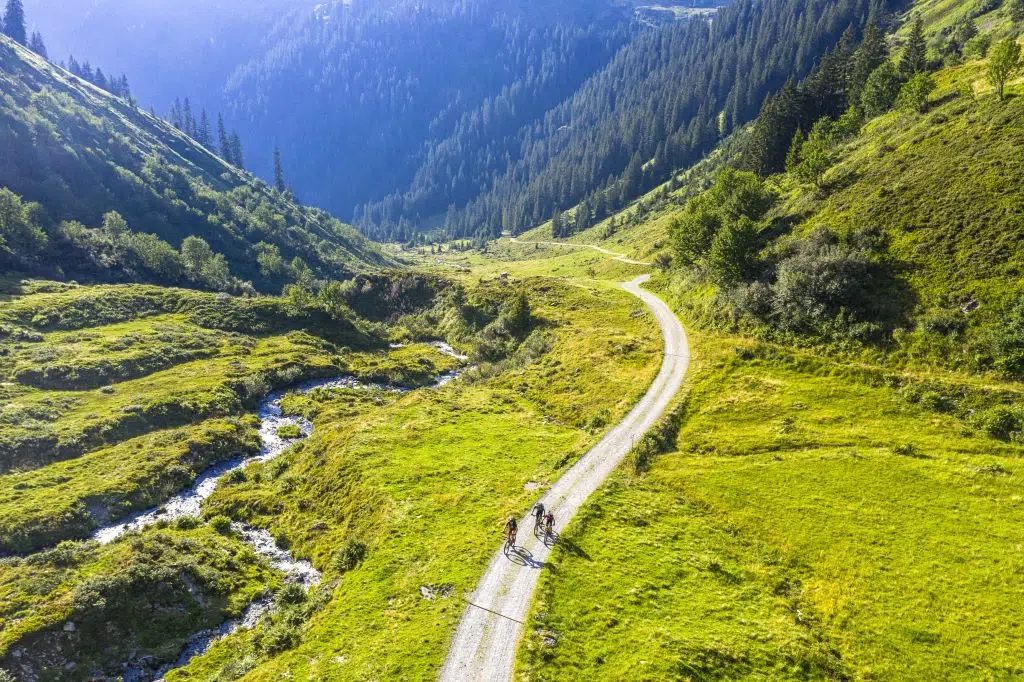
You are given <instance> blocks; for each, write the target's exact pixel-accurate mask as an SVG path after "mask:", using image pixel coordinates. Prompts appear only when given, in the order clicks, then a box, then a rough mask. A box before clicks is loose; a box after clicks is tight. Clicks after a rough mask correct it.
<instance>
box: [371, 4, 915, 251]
mask: <svg viewBox="0 0 1024 682" xmlns="http://www.w3.org/2000/svg"><path fill="white" fill-rule="evenodd" d="M899 6H901V3H900V2H892V3H888V2H877V1H871V0H864V1H861V0H843V1H842V2H818V1H816V2H810V3H805V2H790V1H789V0H766V2H762V3H756V4H755V3H752V2H750V1H749V0H744V1H742V2H735V3H733V4H731V5H729V6H728V7H726V8H724V9H722V10H720V11H719V12H718V13H717V14H716V15H715V19H714V20H713V21H712V22H707V21H703V20H693V21H687V22H679V23H671V24H667V25H663V26H658V27H654V28H650V29H649V30H641V31H638V32H637V33H635V34H634V37H633V38H632V39H631V40H630V42H629V43H628V44H627V45H625V46H624V47H623V48H622V49H621V50H620V51H619V52H618V53H617V54H616V55H615V57H614V59H612V60H611V61H610V62H609V63H608V65H607V66H606V67H605V68H603V69H602V70H601V71H599V72H598V73H596V74H594V76H592V77H591V78H589V79H588V80H587V81H586V82H585V83H583V84H582V85H581V86H580V87H579V88H578V89H577V90H576V91H575V92H573V94H572V95H571V96H569V97H567V98H566V99H565V100H564V101H562V102H560V103H559V104H558V105H557V106H555V107H552V108H551V109H549V110H547V111H546V112H544V114H543V115H542V116H538V117H536V118H534V119H533V120H531V121H529V122H528V123H527V124H526V125H524V126H522V127H521V128H519V129H517V130H515V131H511V132H509V133H506V134H505V136H504V137H503V138H502V139H500V140H499V141H498V142H496V143H495V147H494V152H493V153H491V154H489V155H487V156H483V157H474V156H472V154H469V155H467V154H466V153H465V150H460V151H461V153H460V154H456V155H454V157H453V155H451V154H449V155H448V156H445V155H444V154H439V155H433V156H432V157H429V158H427V159H425V161H424V163H425V165H424V166H423V168H422V169H421V170H420V171H419V172H418V174H417V176H416V178H415V179H414V181H413V184H412V185H411V186H410V188H409V189H408V190H406V191H404V192H403V193H400V194H395V195H393V196H391V197H389V198H388V199H387V200H385V201H384V202H381V203H377V204H372V205H370V206H367V207H366V208H365V209H364V211H363V212H362V214H361V215H359V216H357V218H356V222H357V224H359V225H360V226H361V227H362V228H363V229H364V230H378V231H379V230H381V229H383V230H384V231H388V230H390V229H393V228H394V227H395V224H396V222H400V220H401V219H402V218H405V219H406V220H408V221H412V222H414V223H415V222H422V221H423V220H425V219H427V218H430V217H431V215H432V214H434V213H440V212H441V211H444V210H446V209H445V203H446V202H447V203H448V204H450V205H451V206H452V208H451V209H450V210H448V212H447V214H446V218H445V220H444V223H443V224H444V225H445V227H446V228H447V229H448V231H449V232H450V233H451V234H453V235H457V236H460V237H467V236H472V235H474V234H476V233H478V232H482V233H486V234H487V235H489V236H496V235H497V234H499V233H500V232H501V231H502V230H510V231H512V232H520V231H522V230H524V229H528V228H530V227H533V226H535V225H537V224H539V223H541V222H543V221H544V220H547V219H548V218H549V217H551V216H552V214H553V213H554V212H555V211H557V210H565V209H568V208H570V207H572V206H574V205H576V204H577V203H579V202H581V201H583V202H584V206H585V212H586V214H587V215H586V216H585V219H581V224H582V225H583V226H589V225H590V224H592V222H593V220H594V219H598V220H599V219H601V218H603V217H605V216H607V215H609V214H610V213H611V212H613V211H614V210H617V209H618V208H620V207H622V206H624V205H626V204H627V203H628V202H629V201H631V200H633V199H635V198H636V197H638V196H640V195H641V194H642V193H643V192H645V191H647V190H648V189H650V188H651V187H653V186H655V185H656V184H658V183H660V182H662V181H664V180H665V179H666V178H667V177H668V174H669V172H670V171H671V170H673V169H678V168H684V167H686V166H689V165H691V164H693V163H695V162H696V161H698V160H699V159H700V157H701V156H702V155H703V154H705V153H707V152H709V151H710V150H711V149H712V148H713V147H714V146H715V144H716V143H717V142H718V140H719V138H720V135H721V134H723V133H724V134H728V133H729V132H731V131H732V130H733V129H734V128H736V127H739V126H740V125H742V124H744V123H746V122H747V121H749V120H750V119H751V118H753V117H754V116H755V115H756V114H757V111H758V108H759V107H760V106H761V101H762V100H763V99H764V97H765V95H767V94H769V93H771V92H773V91H774V90H776V89H778V88H779V87H781V86H782V84H783V83H784V82H785V81H786V80H787V79H789V78H801V77H803V76H804V75H806V74H807V73H808V72H809V71H810V69H811V68H812V67H813V66H814V63H815V61H816V60H817V59H818V58H820V57H821V56H822V55H823V54H824V53H825V52H826V51H827V50H829V49H831V48H832V47H833V46H834V45H835V44H836V43H837V42H838V40H839V38H840V36H841V35H842V34H843V32H844V31H845V30H846V29H847V28H848V27H850V26H851V25H852V26H854V27H860V26H862V25H863V24H864V23H865V21H866V19H867V17H868V15H869V13H871V12H875V13H879V14H885V12H886V10H887V8H889V7H891V8H897V7H899ZM456 139H458V138H456ZM449 146H450V147H454V148H455V149H459V146H458V145H457V144H454V143H449ZM469 151H470V152H471V151H472V148H471V149H470V150H469ZM446 169H448V170H449V172H447V175H448V176H449V177H451V176H452V175H455V174H457V175H458V178H457V181H456V182H455V183H452V184H451V185H447V184H442V183H440V182H438V181H437V180H436V178H437V176H442V177H443V176H444V175H445V174H446ZM462 176H465V180H464V179H463V178H462ZM438 217H439V216H438ZM581 218H582V216H581ZM374 234H377V232H374Z"/></svg>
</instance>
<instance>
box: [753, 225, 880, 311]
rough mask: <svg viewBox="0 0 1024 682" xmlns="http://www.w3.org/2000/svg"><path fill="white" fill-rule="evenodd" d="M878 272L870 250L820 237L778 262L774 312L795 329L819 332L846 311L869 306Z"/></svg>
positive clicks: (803, 243) (827, 234)
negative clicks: (874, 279) (819, 329)
mask: <svg viewBox="0 0 1024 682" xmlns="http://www.w3.org/2000/svg"><path fill="white" fill-rule="evenodd" d="M874 269H875V268H874V265H873V262H872V260H871V256H870V254H869V253H868V252H867V251H866V250H864V249H857V248H852V247H848V246H844V245H841V244H839V243H836V240H835V238H834V237H832V236H831V235H830V234H829V233H827V232H819V233H816V234H815V235H813V236H812V238H811V239H809V240H806V241H804V242H801V243H800V244H799V245H798V246H797V248H796V250H795V252H794V253H793V254H792V255H790V256H789V257H787V258H785V259H784V260H783V261H782V262H781V263H779V267H778V271H777V277H776V281H775V284H774V286H773V291H774V294H775V300H774V306H775V310H776V312H777V313H778V314H779V315H780V317H781V319H782V321H783V323H784V324H788V325H789V326H791V327H794V328H816V327H818V326H820V325H821V324H823V323H825V322H826V321H829V320H833V319H835V318H836V317H837V315H839V314H841V313H843V312H844V311H845V312H848V313H856V312H859V311H861V310H863V309H865V308H867V307H868V306H869V304H870V289H871V283H872V279H873V274H874Z"/></svg>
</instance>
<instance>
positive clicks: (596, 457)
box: [440, 275, 690, 682]
mask: <svg viewBox="0 0 1024 682" xmlns="http://www.w3.org/2000/svg"><path fill="white" fill-rule="evenodd" d="M649 277H650V275H643V276H641V277H637V278H636V279H634V280H633V281H632V282H628V283H626V284H623V285H622V288H623V289H625V290H626V291H628V292H630V293H631V294H633V295H634V296H637V297H639V298H640V299H641V300H642V301H643V302H644V303H645V304H647V307H648V308H650V310H651V312H652V313H654V316H655V318H657V320H658V324H659V325H660V326H661V334H662V338H663V339H664V344H665V351H664V353H665V355H664V358H663V360H662V364H661V371H660V372H658V376H657V377H656V378H655V380H654V383H652V384H651V387H650V388H649V389H648V390H647V393H646V394H645V395H644V397H643V398H641V399H640V401H639V402H638V403H637V404H636V405H635V406H634V407H633V409H632V410H631V411H630V413H629V414H628V415H626V418H625V419H623V420H622V421H621V422H620V423H619V424H618V425H617V426H616V427H615V428H613V429H612V430H611V431H609V432H608V433H607V434H606V435H605V437H604V438H602V439H601V441H600V442H599V443H598V444H597V445H595V446H594V447H593V448H592V449H591V450H590V452H588V453H587V454H586V455H584V456H583V457H582V458H581V459H580V460H579V461H578V462H576V464H575V465H573V466H572V468H570V469H569V471H567V472H566V473H565V474H564V475H563V476H562V477H561V478H559V479H558V481H557V482H556V483H555V484H554V485H553V486H551V488H549V489H548V491H547V492H546V493H545V494H544V496H543V497H541V498H540V500H539V501H540V502H541V503H543V504H544V507H545V508H546V509H547V508H550V509H553V510H554V513H555V529H554V530H555V533H556V535H557V533H558V532H560V531H561V530H562V529H563V528H565V526H566V525H567V524H568V523H569V521H571V520H572V518H573V516H575V514H576V512H577V511H578V510H579V508H580V506H581V505H582V504H583V502H584V501H586V499H587V497H589V496H590V494H591V493H593V492H594V491H595V490H597V488H598V486H600V485H601V483H603V482H604V480H605V479H606V478H607V477H608V475H609V474H611V473H612V471H613V470H614V469H615V468H616V467H617V466H618V465H619V464H620V463H621V462H622V460H623V459H624V458H625V456H626V454H627V453H628V452H629V450H630V448H631V446H632V443H633V440H634V439H635V438H639V437H640V436H641V435H643V434H644V433H645V432H646V431H647V430H648V429H649V428H650V427H651V426H653V425H654V423H655V422H656V421H657V420H658V418H659V417H661V415H662V413H663V412H664V411H665V409H666V408H667V407H668V405H669V402H670V401H671V400H672V398H673V396H675V395H676V393H677V392H678V391H679V388H680V387H681V386H682V384H683V377H684V376H685V375H686V369H687V367H688V366H689V362H690V351H689V347H688V345H687V342H686V332H684V331H683V327H682V325H681V324H680V323H679V320H678V319H677V318H676V316H675V314H674V313H673V312H672V310H671V309H670V308H669V307H668V306H667V305H665V303H664V302H663V301H662V300H661V299H660V298H658V297H657V296H655V295H654V294H652V293H651V292H649V291H646V290H645V289H642V288H641V287H640V285H641V284H643V283H644V282H646V281H647V279H649ZM550 551H551V548H550V547H548V546H547V545H546V544H545V543H544V542H543V541H542V540H541V539H539V538H538V537H536V536H535V535H534V533H533V521H532V519H530V518H524V519H522V521H520V531H519V539H518V546H517V547H516V548H515V550H514V551H511V552H509V553H507V554H506V553H505V551H504V550H498V552H497V553H496V554H495V555H494V558H493V559H492V560H491V563H490V565H489V566H488V568H487V572H486V573H484V576H483V577H482V578H481V579H480V582H479V583H478V584H477V588H476V590H475V591H474V592H473V594H472V595H471V596H470V597H469V600H468V601H469V602H470V605H469V606H467V607H466V611H465V612H464V613H463V615H462V620H461V621H460V622H459V626H458V629H457V630H456V631H455V636H454V637H453V638H452V643H451V648H450V649H449V651H448V658H447V659H446V660H445V664H444V667H443V668H442V669H441V674H440V679H441V680H442V682H454V681H456V680H467V681H472V682H481V681H487V682H506V681H507V680H511V679H512V671H513V667H514V665H515V654H516V644H517V643H518V641H519V637H520V635H521V633H522V622H523V621H524V620H525V619H526V614H527V611H528V610H529V608H530V602H531V600H532V597H533V591H534V588H535V587H536V586H537V579H538V578H539V577H540V571H541V569H542V568H544V562H545V561H546V560H547V557H548V554H549V553H550Z"/></svg>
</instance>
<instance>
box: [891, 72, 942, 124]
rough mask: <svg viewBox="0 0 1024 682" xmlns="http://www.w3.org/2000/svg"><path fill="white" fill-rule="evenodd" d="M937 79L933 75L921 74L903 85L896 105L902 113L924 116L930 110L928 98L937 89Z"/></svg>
mask: <svg viewBox="0 0 1024 682" xmlns="http://www.w3.org/2000/svg"><path fill="white" fill-rule="evenodd" d="M936 87H937V86H936V84H935V79H934V78H932V76H931V74H928V73H919V74H917V75H915V76H914V77H913V78H911V79H910V80H909V81H907V82H906V83H904V84H903V87H902V88H900V94H899V97H897V99H896V105H897V106H898V107H899V109H900V111H903V112H905V113H908V114H913V113H917V114H923V113H924V112H925V111H926V110H927V109H928V96H929V95H931V94H932V93H933V92H934V91H935V88H936Z"/></svg>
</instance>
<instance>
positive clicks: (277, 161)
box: [274, 147, 288, 192]
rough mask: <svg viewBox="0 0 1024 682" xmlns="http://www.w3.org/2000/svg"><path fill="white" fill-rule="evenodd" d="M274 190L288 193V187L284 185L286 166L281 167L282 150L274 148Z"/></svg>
mask: <svg viewBox="0 0 1024 682" xmlns="http://www.w3.org/2000/svg"><path fill="white" fill-rule="evenodd" d="M274 189H276V190H277V191H278V192H286V191H287V190H288V186H287V185H285V183H284V166H283V165H281V148H280V147H274Z"/></svg>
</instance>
